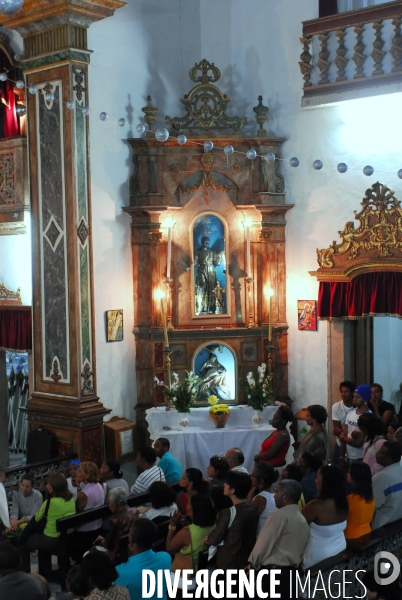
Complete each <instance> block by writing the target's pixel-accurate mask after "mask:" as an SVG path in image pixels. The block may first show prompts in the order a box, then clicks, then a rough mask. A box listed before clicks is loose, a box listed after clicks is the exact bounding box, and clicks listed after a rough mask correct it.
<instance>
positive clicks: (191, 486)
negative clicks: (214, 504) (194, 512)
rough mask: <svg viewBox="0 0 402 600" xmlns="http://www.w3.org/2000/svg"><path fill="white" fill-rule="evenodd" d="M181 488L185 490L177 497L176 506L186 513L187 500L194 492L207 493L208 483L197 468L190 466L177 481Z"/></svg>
mask: <svg viewBox="0 0 402 600" xmlns="http://www.w3.org/2000/svg"><path fill="white" fill-rule="evenodd" d="M179 485H180V487H181V488H183V489H184V490H185V493H184V494H180V495H179V497H178V506H179V508H180V512H181V513H182V514H184V515H185V514H186V512H187V505H188V501H189V500H190V498H191V497H192V496H194V495H195V494H199V493H200V494H207V495H208V494H209V484H208V482H207V481H204V478H203V476H202V473H201V471H200V470H199V469H196V468H194V467H190V468H189V469H186V470H185V471H184V473H183V476H182V477H181V479H180V481H179Z"/></svg>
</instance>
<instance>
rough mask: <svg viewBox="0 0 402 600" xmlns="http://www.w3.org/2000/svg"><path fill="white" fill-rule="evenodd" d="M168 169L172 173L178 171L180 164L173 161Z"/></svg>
mask: <svg viewBox="0 0 402 600" xmlns="http://www.w3.org/2000/svg"><path fill="white" fill-rule="evenodd" d="M170 170H171V171H172V173H178V172H179V171H181V166H180V165H179V163H173V164H172V165H170Z"/></svg>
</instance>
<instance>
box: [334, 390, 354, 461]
mask: <svg viewBox="0 0 402 600" xmlns="http://www.w3.org/2000/svg"><path fill="white" fill-rule="evenodd" d="M355 389H356V384H355V383H354V382H353V381H342V382H341V383H340V384H339V392H340V396H341V399H340V400H339V402H335V404H334V405H333V406H332V430H333V433H334V435H336V438H337V439H336V445H335V448H334V463H335V464H336V465H337V464H339V459H340V458H341V457H342V458H343V457H344V456H345V444H342V448H341V442H340V441H339V435H340V434H341V433H343V426H344V425H345V420H346V415H347V414H348V412H349V411H350V410H352V409H353V406H352V402H353V393H354V391H355Z"/></svg>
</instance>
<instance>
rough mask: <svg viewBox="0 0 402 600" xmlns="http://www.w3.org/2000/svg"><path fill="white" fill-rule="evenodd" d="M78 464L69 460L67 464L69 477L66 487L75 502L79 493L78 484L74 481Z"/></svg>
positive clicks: (74, 460) (77, 461) (76, 461)
mask: <svg viewBox="0 0 402 600" xmlns="http://www.w3.org/2000/svg"><path fill="white" fill-rule="evenodd" d="M80 464H81V462H80V461H79V460H77V459H73V460H70V462H69V463H68V472H69V474H70V477H67V485H68V489H69V491H70V492H71V493H72V495H73V496H74V500H77V494H78V492H79V483H78V482H77V481H76V475H77V471H78V467H79V466H80Z"/></svg>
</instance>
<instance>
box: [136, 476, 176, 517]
mask: <svg viewBox="0 0 402 600" xmlns="http://www.w3.org/2000/svg"><path fill="white" fill-rule="evenodd" d="M149 495H150V498H151V506H152V508H151V509H150V510H147V512H145V513H143V514H142V515H141V517H144V518H145V519H150V520H151V521H152V520H153V519H157V518H158V517H170V515H171V514H173V513H174V511H175V510H177V504H176V502H177V495H176V492H175V491H174V490H172V488H171V487H170V485H168V484H167V483H165V482H164V481H154V482H153V484H152V485H151V487H150V488H149Z"/></svg>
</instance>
